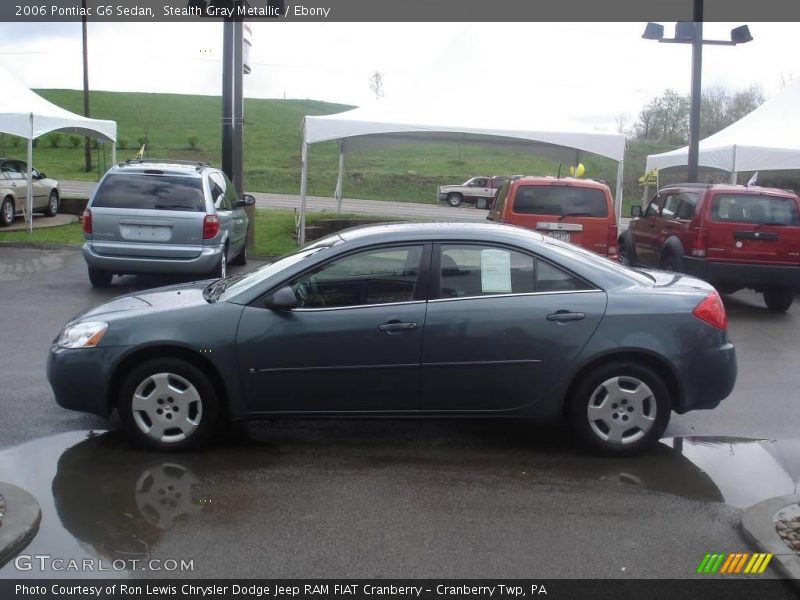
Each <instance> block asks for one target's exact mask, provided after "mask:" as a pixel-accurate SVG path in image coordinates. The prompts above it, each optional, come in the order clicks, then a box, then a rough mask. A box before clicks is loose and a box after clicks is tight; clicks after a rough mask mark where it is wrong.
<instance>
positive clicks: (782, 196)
mask: <svg viewBox="0 0 800 600" xmlns="http://www.w3.org/2000/svg"><path fill="white" fill-rule="evenodd" d="M631 216H633V217H634V218H633V219H632V220H631V223H630V226H629V227H628V230H627V231H626V232H624V233H623V234H622V235H621V236H620V238H619V245H620V253H621V259H622V262H623V263H627V264H631V265H636V264H642V265H652V266H658V267H660V268H662V269H665V270H668V271H681V272H684V273H689V274H690V275H694V276H696V277H700V278H701V279H705V280H706V281H708V282H709V283H712V284H713V285H715V286H716V287H717V288H718V289H719V290H720V291H721V292H723V293H728V294H730V293H733V292H735V291H736V290H740V289H742V288H750V289H753V290H755V291H757V292H759V293H763V294H764V302H765V303H766V305H767V308H768V309H769V310H771V311H774V312H784V311H786V310H788V309H789V307H790V306H791V305H792V301H793V300H794V295H795V290H796V289H797V288H798V287H800V198H798V197H797V194H795V193H793V192H790V191H787V190H779V189H774V188H762V187H752V186H751V187H744V186H740V185H710V184H690V183H684V184H677V185H674V186H669V187H666V188H664V189H662V190H661V191H660V192H659V193H658V195H656V197H655V198H653V199H652V200H651V201H650V203H649V204H648V205H647V206H646V207H645V209H644V211H642V207H641V206H634V207H633V208H632V209H631Z"/></svg>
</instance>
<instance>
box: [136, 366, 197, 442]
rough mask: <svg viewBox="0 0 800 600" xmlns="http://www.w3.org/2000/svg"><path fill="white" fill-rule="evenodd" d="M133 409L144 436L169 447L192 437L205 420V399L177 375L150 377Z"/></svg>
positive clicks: (146, 379)
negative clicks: (203, 419)
mask: <svg viewBox="0 0 800 600" xmlns="http://www.w3.org/2000/svg"><path fill="white" fill-rule="evenodd" d="M131 409H132V412H133V421H134V423H135V424H136V426H137V427H138V428H139V430H140V431H141V432H142V433H144V434H145V435H146V436H147V437H149V438H151V439H153V440H155V441H157V442H163V443H167V444H168V443H174V442H180V441H182V440H185V439H187V438H189V437H190V436H191V435H192V434H193V433H194V431H195V430H196V429H197V427H198V426H199V425H200V422H201V420H202V418H203V400H202V398H201V397H200V393H199V392H198V391H197V388H196V387H195V386H194V385H192V383H191V382H190V381H189V380H188V379H186V378H184V377H181V376H180V375H176V374H175V373H155V374H153V375H149V376H148V377H146V378H145V379H144V380H143V381H142V382H141V383H140V384H139V385H138V386H137V387H136V390H135V391H134V393H133V402H132V404H131Z"/></svg>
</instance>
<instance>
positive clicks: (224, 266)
mask: <svg viewBox="0 0 800 600" xmlns="http://www.w3.org/2000/svg"><path fill="white" fill-rule="evenodd" d="M211 276H212V277H215V278H217V279H220V278H222V279H224V278H225V277H227V276H228V246H227V245H225V246H224V247H223V248H222V253H221V254H220V257H219V261H218V262H217V265H216V266H215V267H214V269H213V270H212V271H211Z"/></svg>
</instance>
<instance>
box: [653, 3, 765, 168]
mask: <svg viewBox="0 0 800 600" xmlns="http://www.w3.org/2000/svg"><path fill="white" fill-rule="evenodd" d="M692 18H693V19H694V20H693V22H691V23H687V22H680V23H677V24H676V25H675V37H674V38H665V37H664V26H663V25H659V24H658V23H648V24H647V27H645V30H644V33H643V34H642V37H643V38H644V39H646V40H656V41H658V42H661V43H664V44H691V45H692V92H691V111H690V113H689V157H688V160H689V164H688V173H687V179H688V181H690V182H696V181H697V179H698V175H697V169H698V163H699V159H700V100H701V87H700V79H701V73H702V68H703V45H704V44H706V45H712V46H735V45H737V44H745V43H747V42H751V41H753V36H752V35H750V28H749V27H747V25H741V26H740V27H735V28H734V29H731V39H730V40H704V39H703V0H694V10H693V14H692Z"/></svg>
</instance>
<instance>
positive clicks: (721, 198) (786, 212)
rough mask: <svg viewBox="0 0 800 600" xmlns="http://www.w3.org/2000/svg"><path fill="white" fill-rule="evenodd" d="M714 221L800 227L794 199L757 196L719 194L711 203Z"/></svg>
mask: <svg viewBox="0 0 800 600" xmlns="http://www.w3.org/2000/svg"><path fill="white" fill-rule="evenodd" d="M711 219H712V220H713V221H721V222H733V223H752V224H754V225H755V224H758V225H766V224H773V225H800V212H798V209H797V203H796V202H795V201H794V199H793V198H785V197H780V196H764V195H756V194H717V195H716V196H714V200H713V201H712V202H711Z"/></svg>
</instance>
